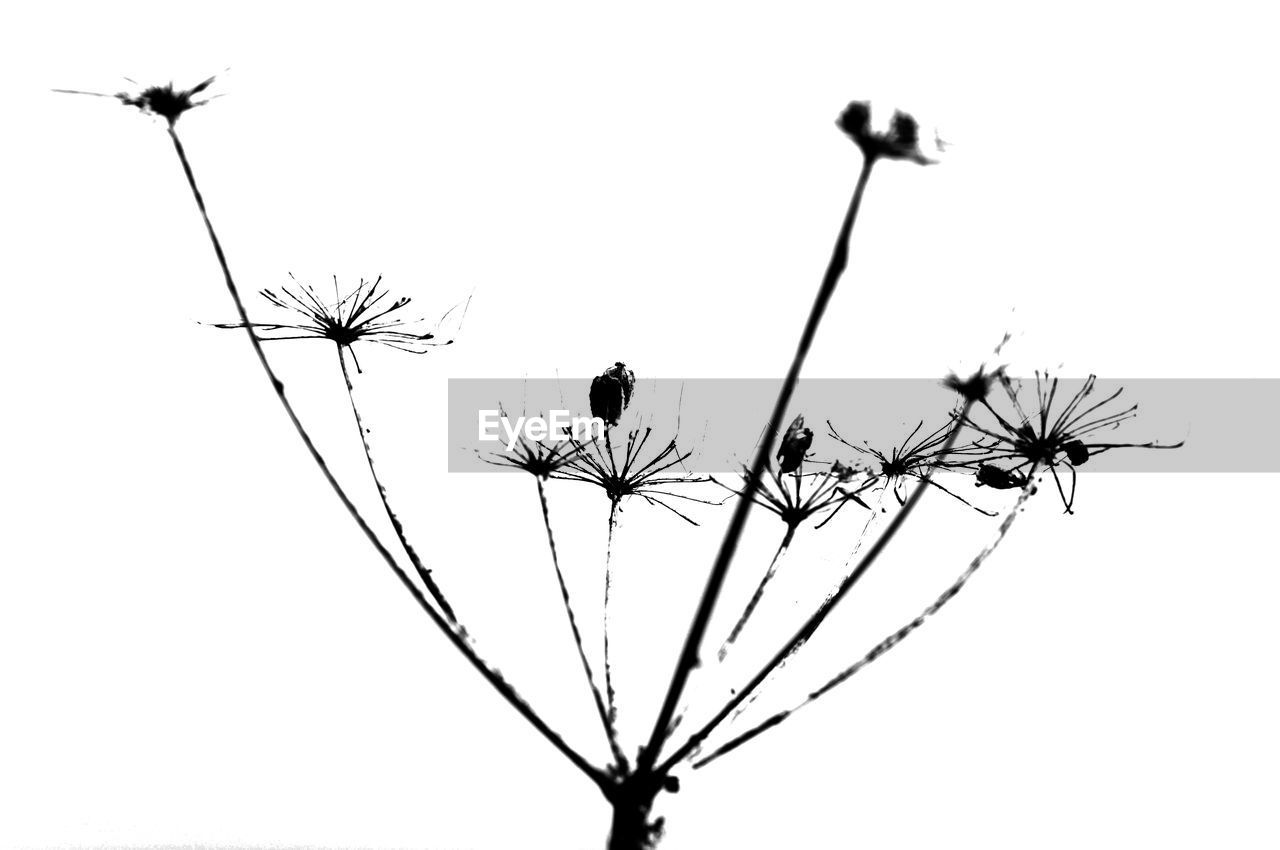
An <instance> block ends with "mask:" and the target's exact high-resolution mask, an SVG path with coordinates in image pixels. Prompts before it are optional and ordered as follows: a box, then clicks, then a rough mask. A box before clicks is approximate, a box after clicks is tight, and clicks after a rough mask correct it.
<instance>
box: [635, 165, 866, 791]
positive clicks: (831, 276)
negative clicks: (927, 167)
mask: <svg viewBox="0 0 1280 850" xmlns="http://www.w3.org/2000/svg"><path fill="white" fill-rule="evenodd" d="M874 165H875V159H874V158H873V157H864V159H863V161H862V171H861V172H860V173H859V175H858V183H857V185H856V186H855V188H854V190H853V196H852V197H851V198H850V200H849V208H848V210H847V211H846V212H845V216H844V222H843V223H842V224H841V226H840V232H839V234H838V235H837V237H836V244H835V247H834V249H833V250H832V252H831V260H830V262H829V263H828V264H827V271H826V274H825V275H823V278H822V284H821V285H820V286H819V287H818V294H817V296H816V297H815V298H814V302H813V307H812V308H811V309H810V310H809V318H808V320H807V321H806V322H805V326H804V330H803V331H802V332H801V334H800V341H799V343H798V344H797V346H796V353H795V356H794V357H793V358H792V360H791V368H790V369H789V370H788V371H787V376H786V378H785V379H784V380H783V382H782V388H781V390H779V392H778V399H777V401H776V402H775V403H774V406H773V412H772V413H771V414H770V416H769V423H768V425H766V426H765V430H764V436H763V437H762V439H761V440H760V445H759V447H758V448H757V449H756V455H755V459H754V460H753V461H752V463H751V469H750V473H749V474H748V476H747V480H746V486H745V487H744V489H743V491H742V494H741V498H740V499H738V503H737V505H735V506H734V511H733V516H732V518H731V519H730V521H729V527H728V529H727V530H726V531H725V536H724V540H723V541H722V542H721V544H720V551H719V552H718V553H717V555H716V560H715V562H714V564H713V565H712V567H711V573H710V575H709V576H708V577H707V585H706V588H705V589H704V590H703V592H702V599H701V600H700V601H699V603H698V609H697V611H696V612H695V613H694V616H693V622H692V623H691V624H690V626H689V634H688V637H686V638H685V642H684V648H683V649H682V650H681V652H680V658H679V659H678V660H677V662H676V667H675V671H674V672H673V673H672V675H671V684H670V686H669V687H668V688H667V695H666V698H665V699H664V700H663V703H662V709H661V710H660V711H659V712H658V717H657V720H656V721H655V722H654V724H653V731H652V733H650V736H649V742H648V744H646V745H645V747H644V749H643V750H642V751H641V754H640V760H639V765H638V769H639V770H641V771H645V772H647V771H649V770H651V769H652V768H653V766H654V764H655V763H656V762H657V759H658V755H659V753H660V751H661V749H662V745H663V743H664V742H665V741H666V739H667V737H668V735H669V734H670V728H671V721H672V717H673V715H674V714H675V711H676V707H677V706H678V705H679V703H680V695H681V694H682V693H683V692H684V687H685V685H686V684H687V683H688V681H689V675H690V674H691V673H692V672H693V668H694V667H696V666H698V654H699V652H700V650H701V647H702V640H703V637H704V636H705V635H706V631H707V625H708V623H710V621H711V615H712V613H713V612H714V610H715V606H716V600H717V599H718V598H719V596H720V589H721V588H722V587H723V585H724V580H725V576H726V575H727V574H728V572H729V566H730V564H732V562H733V556H734V553H735V552H736V551H737V548H738V540H739V538H741V536H742V531H743V529H744V528H745V527H746V523H747V517H748V515H749V514H750V513H751V506H752V504H753V503H754V501H755V498H754V497H755V494H756V492H757V491H758V490H759V487H760V476H761V475H762V474H763V473H764V469H765V465H766V464H767V463H768V461H769V457H770V455H771V454H772V452H773V441H774V437H775V435H776V434H777V433H778V430H779V429H780V428H781V427H782V420H783V417H784V416H785V415H786V412H787V407H788V405H789V404H790V403H791V397H792V395H793V394H794V392H795V388H796V382H797V381H799V379H800V370H801V368H802V367H803V366H804V361H805V358H806V357H807V356H808V354H809V348H810V347H811V346H812V345H813V340H814V337H815V336H816V335H817V333H818V326H819V325H820V324H821V323H822V316H823V314H824V313H825V312H826V310H827V305H828V303H830V301H831V296H832V295H834V294H835V291H836V284H838V283H839V282H840V276H841V275H842V274H843V273H844V270H845V268H846V266H848V263H849V237H850V235H851V234H852V232H853V224H854V222H855V221H856V220H857V217H858V209H859V207H860V206H861V205H862V195H863V193H864V192H865V191H866V188H867V180H868V179H869V178H870V177H871V169H872V168H873V167H874Z"/></svg>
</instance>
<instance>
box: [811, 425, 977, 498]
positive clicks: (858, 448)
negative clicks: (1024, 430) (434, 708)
mask: <svg viewBox="0 0 1280 850" xmlns="http://www.w3.org/2000/svg"><path fill="white" fill-rule="evenodd" d="M923 427H924V420H921V421H920V422H919V423H917V425H916V427H915V428H913V429H912V430H911V433H910V434H908V435H907V438H906V439H905V440H903V441H902V442H901V443H900V444H898V445H897V446H894V447H893V448H892V449H890V450H889V454H885V453H884V452H882V451H880V450H879V449H875V448H872V447H871V444H870V443H868V442H866V441H865V440H864V441H863V442H862V444H861V445H859V444H857V443H854V442H852V441H850V440H846V439H845V438H844V437H842V436H840V433H839V432H838V431H837V430H836V429H835V426H834V425H832V424H831V420H827V431H828V433H829V434H830V435H831V436H832V438H834V439H835V440H837V441H839V442H841V443H843V444H844V445H846V446H848V447H849V448H851V449H853V450H854V451H855V452H859V453H861V454H864V455H869V456H870V457H872V458H874V459H875V461H876V463H877V465H878V467H879V469H878V471H877V472H876V478H877V481H878V483H880V484H882V485H883V486H884V487H885V488H886V489H889V490H892V492H893V497H894V498H895V499H896V500H897V502H898V504H899V505H903V504H905V503H906V497H905V495H904V493H903V486H904V485H905V484H906V482H907V479H914V480H916V481H919V482H922V483H927V484H929V486H931V487H936V488H937V489H939V490H941V491H942V492H944V493H946V494H947V495H948V496H951V497H952V498H954V499H959V500H960V501H961V502H964V503H965V504H966V505H968V506H969V507H971V508H973V509H974V510H975V511H977V512H978V513H980V514H986V515H987V516H995V513H994V512H992V511H985V510H983V509H982V508H979V507H978V506H976V505H974V504H972V503H971V502H970V501H969V500H968V499H965V498H964V497H962V496H959V495H957V494H955V493H953V492H952V491H950V490H948V489H947V488H946V487H944V486H942V485H941V484H939V483H938V482H937V480H936V479H935V477H934V476H933V475H931V473H932V472H934V471H936V470H938V469H944V468H947V469H951V468H955V467H956V466H957V465H958V466H964V465H965V460H966V459H968V458H974V457H976V456H980V455H981V456H985V455H986V453H987V452H988V450H989V449H990V446H987V445H984V444H983V443H981V442H978V441H975V442H972V443H969V444H968V445H955V446H952V447H951V448H950V449H947V448H946V444H947V437H948V436H949V434H950V433H951V429H952V428H954V427H955V425H954V424H953V423H951V422H947V423H946V424H944V425H942V426H941V427H940V428H938V429H937V430H934V431H931V432H930V433H928V434H925V435H924V436H922V437H917V436H916V435H917V434H919V433H920V430H921V429H922V428H923Z"/></svg>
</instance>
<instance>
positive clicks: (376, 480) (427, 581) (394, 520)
mask: <svg viewBox="0 0 1280 850" xmlns="http://www.w3.org/2000/svg"><path fill="white" fill-rule="evenodd" d="M336 348H337V349H338V363H339V364H340V365H341V367H342V379H343V381H344V382H345V383H346V385H347V399H348V400H349V401H350V402H351V413H352V415H353V416H355V420H356V430H357V431H359V432H360V445H361V446H363V447H364V459H365V460H366V461H368V463H369V474H370V475H371V476H373V484H374V486H375V487H376V488H377V490H378V498H379V499H381V500H382V508H383V510H384V511H386V513H387V519H389V520H390V521H391V527H392V528H393V529H394V530H395V533H396V539H398V540H399V541H400V545H401V546H402V547H403V548H404V552H405V554H406V555H408V556H409V563H411V564H413V569H414V571H416V572H417V573H418V578H420V579H422V584H423V585H424V586H425V587H426V588H427V593H429V594H431V598H432V599H434V600H435V602H436V604H437V605H439V606H440V610H441V611H442V612H444V615H445V617H446V618H448V620H449V622H450V623H452V624H454V625H455V626H456V625H458V618H457V616H456V615H455V614H454V613H453V608H452V607H451V606H450V605H449V603H448V602H447V601H445V598H444V593H442V592H441V590H440V586H439V585H437V584H436V582H435V579H434V578H432V577H431V570H429V569H427V568H426V566H424V565H423V563H422V559H421V558H419V557H418V553H417V552H416V551H414V548H413V546H412V545H411V544H410V543H409V538H408V536H407V535H406V534H405V531H404V525H403V524H402V523H401V522H400V517H399V516H397V515H396V512H395V511H394V510H392V508H391V501H390V499H389V498H388V497H387V488H386V487H384V486H383V484H382V479H381V478H380V477H379V476H378V469H377V467H376V466H374V463H373V449H372V448H371V447H370V446H369V430H368V429H367V428H366V427H365V424H364V417H363V416H361V415H360V407H359V405H357V404H356V388H355V385H354V384H353V383H352V381H351V370H350V369H349V368H348V367H347V357H346V354H345V353H344V352H343V350H342V346H341V345H338V346H336Z"/></svg>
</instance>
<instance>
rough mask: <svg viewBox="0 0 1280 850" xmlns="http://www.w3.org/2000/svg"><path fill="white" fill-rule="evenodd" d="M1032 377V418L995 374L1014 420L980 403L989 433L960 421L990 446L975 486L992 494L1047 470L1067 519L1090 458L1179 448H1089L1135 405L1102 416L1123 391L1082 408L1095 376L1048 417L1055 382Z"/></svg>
mask: <svg viewBox="0 0 1280 850" xmlns="http://www.w3.org/2000/svg"><path fill="white" fill-rule="evenodd" d="M1035 374H1036V407H1035V411H1034V412H1033V413H1032V414H1030V415H1028V413H1027V412H1026V410H1025V409H1024V408H1023V406H1022V402H1021V400H1020V399H1019V398H1018V391H1019V389H1020V387H1016V386H1015V385H1014V382H1013V381H1012V380H1010V379H1009V378H1008V376H1006V375H1004V374H1001V375H1000V376H999V380H1000V383H1001V385H1002V386H1003V387H1004V389H1005V394H1006V395H1007V396H1008V398H1009V402H1010V404H1011V405H1012V407H1013V410H1014V414H1015V415H1014V416H1012V417H1009V418H1006V417H1004V416H1002V415H1001V414H1000V413H998V412H997V411H996V410H995V408H993V407H992V406H991V404H990V402H989V401H988V400H986V399H985V398H984V399H982V400H981V402H980V403H981V404H982V406H983V407H984V408H986V410H987V412H988V413H990V414H991V415H992V416H993V417H994V418H995V420H996V424H995V425H993V426H989V427H988V426H984V425H979V424H977V423H976V422H974V421H973V419H972V417H965V419H964V420H963V422H964V424H965V425H967V426H969V427H970V428H973V429H974V430H975V431H977V432H979V433H980V434H984V435H985V436H987V437H989V438H991V439H992V440H994V441H995V444H994V445H993V446H992V451H991V453H990V454H989V455H988V456H987V457H985V458H983V460H982V461H981V465H980V466H979V469H978V475H979V478H978V482H979V483H980V484H985V485H986V486H988V487H995V488H997V489H1010V488H1012V487H1020V486H1025V484H1026V482H1027V481H1028V480H1029V479H1030V478H1031V477H1032V476H1034V475H1035V473H1036V471H1037V470H1039V469H1043V468H1048V470H1049V472H1050V473H1051V474H1052V475H1053V480H1054V483H1055V484H1057V487H1058V495H1059V496H1060V497H1061V498H1062V504H1063V507H1064V508H1065V509H1066V512H1067V513H1072V506H1073V505H1074V503H1075V495H1076V467H1077V466H1081V465H1082V464H1084V463H1086V462H1087V461H1088V460H1089V458H1090V457H1093V456H1094V455H1099V454H1102V453H1103V452H1107V451H1110V450H1112V449H1123V448H1141V449H1176V448H1178V447H1180V446H1181V445H1182V442H1181V441H1179V442H1177V443H1170V444H1163V443H1157V442H1147V443H1110V442H1095V441H1094V440H1093V437H1095V436H1096V435H1097V434H1098V433H1099V432H1102V431H1111V430H1114V429H1115V428H1117V427H1119V425H1120V423H1122V422H1124V421H1125V420H1127V419H1132V418H1133V417H1135V416H1137V415H1138V413H1137V411H1138V405H1136V404H1134V405H1131V406H1129V407H1127V408H1125V409H1123V410H1118V411H1115V412H1112V413H1104V412H1102V408H1104V407H1106V406H1107V405H1108V404H1110V403H1111V402H1113V401H1115V399H1116V398H1117V397H1118V396H1119V395H1120V393H1122V392H1123V391H1124V390H1123V388H1121V389H1118V390H1116V391H1115V392H1114V393H1112V394H1111V395H1109V396H1107V397H1106V398H1104V399H1101V400H1099V401H1095V402H1093V403H1092V404H1089V403H1087V402H1088V400H1089V398H1090V396H1092V395H1093V393H1094V389H1095V385H1096V382H1097V376H1095V375H1090V376H1089V377H1088V378H1086V379H1085V381H1084V384H1083V385H1082V386H1081V387H1080V389H1079V390H1078V391H1077V392H1076V394H1075V395H1073V396H1072V397H1071V398H1070V399H1069V400H1068V401H1067V403H1066V404H1065V406H1063V408H1062V410H1061V411H1059V412H1058V413H1057V414H1056V415H1054V414H1053V412H1052V411H1053V405H1054V401H1055V400H1056V398H1057V393H1058V378H1052V379H1050V378H1049V375H1048V373H1044V374H1041V373H1040V372H1039V371H1037V372H1036V373H1035ZM996 460H1004V461H1013V462H1014V463H1013V466H1011V467H1009V468H1008V469H1002V468H999V467H996V466H993V465H991V463H990V461H996ZM1058 467H1066V469H1067V471H1068V472H1069V473H1070V475H1071V486H1070V490H1069V492H1068V491H1067V489H1066V488H1064V487H1063V486H1062V481H1061V479H1060V478H1059V477H1058ZM984 468H985V471H983V470H984ZM1024 470H1025V471H1024Z"/></svg>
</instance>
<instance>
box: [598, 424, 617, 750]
mask: <svg viewBox="0 0 1280 850" xmlns="http://www.w3.org/2000/svg"><path fill="white" fill-rule="evenodd" d="M605 433H606V434H607V433H608V432H607V431H606V432H605ZM617 526H618V500H617V499H611V500H610V501H609V540H608V543H606V544H605V549H604V609H603V611H604V613H603V616H602V623H601V625H602V629H603V631H604V690H605V693H606V694H607V695H608V697H609V726H610V728H613V727H614V726H615V725H616V724H617V722H618V703H617V698H616V697H617V695H616V694H615V693H614V690H613V665H612V664H611V663H610V661H609V591H610V590H611V589H612V587H613V532H614V529H616V528H617Z"/></svg>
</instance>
